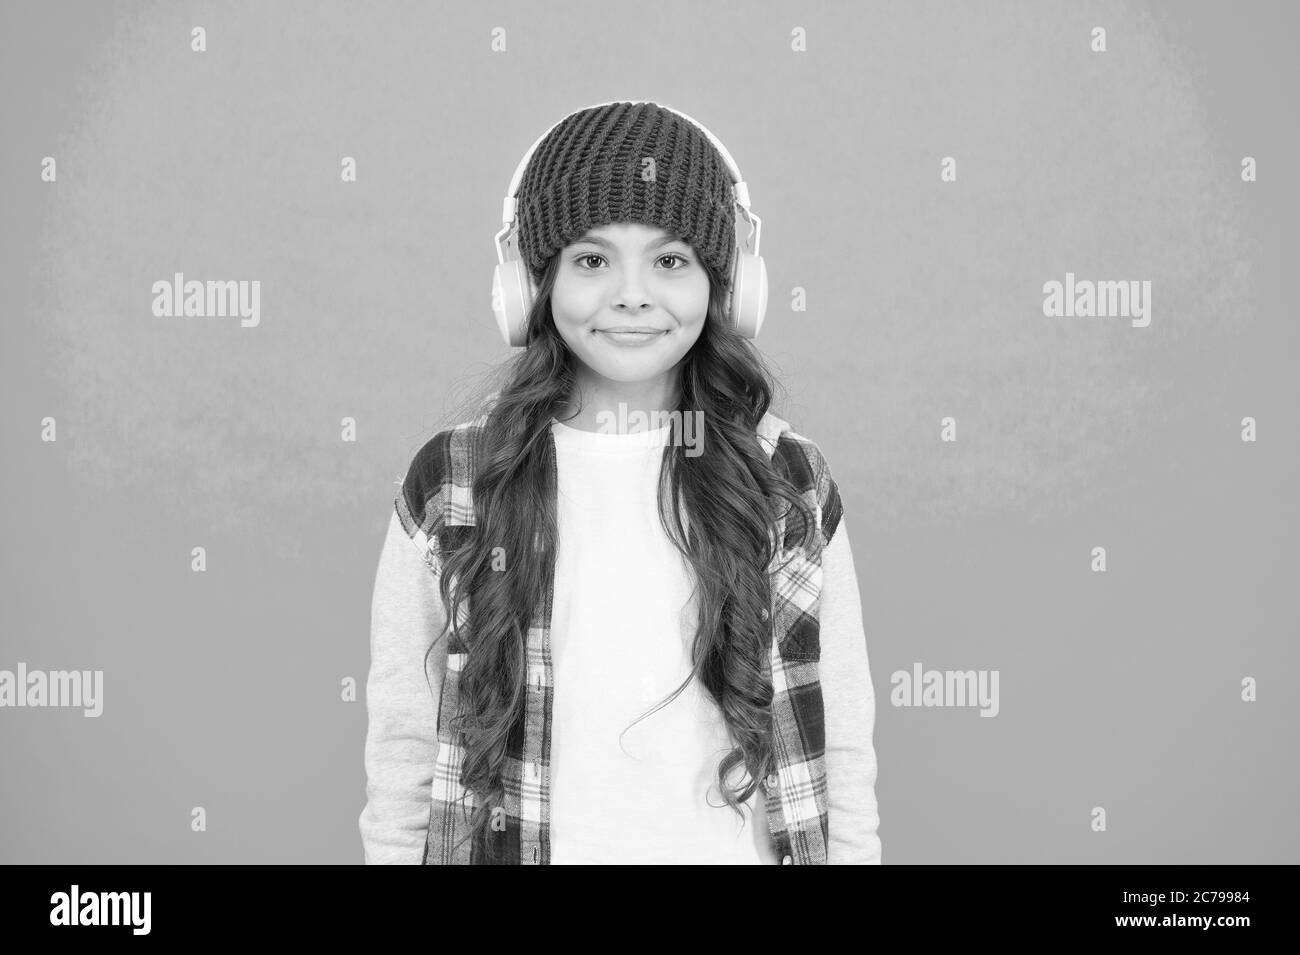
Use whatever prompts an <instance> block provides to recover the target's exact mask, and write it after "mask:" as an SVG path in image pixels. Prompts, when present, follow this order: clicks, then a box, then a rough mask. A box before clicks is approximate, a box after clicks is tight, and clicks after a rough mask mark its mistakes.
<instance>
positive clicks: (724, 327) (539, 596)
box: [426, 254, 813, 862]
mask: <svg viewBox="0 0 1300 955" xmlns="http://www.w3.org/2000/svg"><path fill="white" fill-rule="evenodd" d="M561 258H562V256H561V254H556V255H554V256H552V257H551V258H550V260H548V262H547V264H546V267H545V269H544V271H543V273H542V276H541V278H540V281H539V283H538V294H537V296H536V300H535V301H534V303H533V305H532V307H531V309H530V311H529V315H528V322H527V337H526V341H527V346H526V348H525V349H524V350H523V351H522V352H521V354H519V355H518V356H517V357H516V358H514V359H512V360H511V361H510V362H508V363H506V365H505V366H504V367H503V368H502V369H500V371H501V372H503V373H504V374H502V375H501V377H502V378H504V383H503V384H501V385H500V386H499V387H498V388H497V389H495V400H494V402H493V403H492V404H491V406H490V408H489V410H487V411H485V412H484V413H486V414H487V415H488V417H487V420H486V427H483V428H481V429H478V431H477V435H476V438H475V443H474V445H473V447H472V448H471V454H472V455H473V460H474V476H473V499H474V511H475V528H474V531H473V533H472V535H471V536H470V537H469V538H467V539H466V541H465V543H464V544H462V545H461V546H460V547H458V548H457V549H456V550H455V552H454V553H452V554H449V555H447V556H446V557H445V558H444V561H443V565H442V574H441V576H440V578H439V590H440V594H441V598H442V601H443V605H444V607H445V608H446V610H447V613H446V615H445V617H446V622H445V624H444V627H443V630H442V634H440V635H439V636H440V637H441V636H443V635H445V634H446V633H447V630H448V627H450V628H452V630H453V631H454V632H455V633H456V635H457V637H458V639H459V640H460V641H462V642H463V645H464V646H465V647H466V651H467V652H466V658H465V662H464V664H463V665H462V669H461V671H460V674H459V682H458V687H459V707H458V712H457V714H456V716H455V717H454V719H453V720H452V723H451V725H450V730H451V732H452V733H453V734H457V733H458V734H460V738H461V744H462V747H463V759H462V766H461V783H462V785H463V786H464V787H465V790H466V793H467V794H469V793H472V794H473V795H474V800H473V802H474V809H473V815H472V817H471V824H470V827H469V832H468V833H467V835H466V837H465V838H469V839H473V850H472V851H473V853H474V857H475V858H476V860H483V861H487V862H491V861H494V860H493V848H492V847H493V840H492V839H491V838H490V837H489V831H488V830H489V822H490V816H491V811H492V807H494V806H497V805H500V804H501V803H502V802H503V799H504V789H505V787H504V773H505V769H506V755H507V752H508V748H507V741H508V740H509V739H510V738H511V736H512V734H517V733H520V732H522V720H523V717H524V709H525V700H526V681H527V658H526V642H525V641H526V637H527V634H528V630H529V627H530V626H531V625H532V623H533V621H534V617H535V615H536V613H537V611H538V608H541V607H542V603H543V602H544V601H545V600H546V599H547V594H548V591H549V585H550V584H551V582H552V580H553V577H554V573H555V555H556V543H557V536H558V533H557V525H556V515H555V504H554V500H555V484H554V477H553V475H554V473H555V472H554V466H555V462H554V459H553V446H552V445H550V443H549V442H548V440H547V438H548V435H547V432H548V430H549V429H550V419H551V417H552V416H553V415H554V416H556V417H559V416H560V415H561V414H562V412H563V411H564V410H565V409H569V408H572V407H574V403H575V402H576V401H577V400H578V397H579V396H578V394H577V388H576V378H575V364H574V363H575V361H576V360H577V359H575V357H574V356H573V354H572V352H571V351H570V350H569V348H568V346H567V345H566V344H565V342H564V340H563V339H562V338H561V337H560V334H559V332H558V331H557V330H556V328H555V323H554V320H553V317H552V313H551V291H552V289H553V288H554V286H555V276H556V273H557V271H558V268H559V262H560V260H561ZM701 264H702V265H704V268H705V270H706V272H707V274H708V277H709V304H708V312H707V316H706V319H705V322H704V325H703V327H702V329H701V332H700V336H699V338H698V339H697V340H696V342H695V343H694V345H692V347H691V349H690V351H689V352H687V354H686V355H685V356H684V357H683V358H682V361H681V363H680V364H679V366H678V379H677V386H678V387H677V393H678V396H679V401H678V408H677V410H679V411H681V412H682V416H684V415H685V414H687V413H688V409H689V410H690V413H693V412H694V411H695V410H697V409H698V410H699V411H702V412H703V413H702V415H699V416H698V420H700V421H701V423H702V430H703V435H702V440H703V444H704V449H703V453H698V454H695V455H687V454H686V453H685V452H686V450H687V449H686V446H685V442H684V441H682V440H681V435H680V434H679V433H677V429H678V428H679V427H680V425H679V421H680V418H681V417H682V416H677V415H674V416H672V418H671V419H670V420H671V422H672V424H671V426H672V428H673V429H674V431H673V433H671V434H670V435H669V440H668V443H667V446H666V447H665V448H664V454H663V460H662V464H661V467H660V477H659V489H660V495H659V515H660V523H661V524H662V526H663V528H664V531H665V533H667V535H668V537H669V539H670V540H672V542H673V544H674V545H675V546H676V547H677V549H678V550H679V551H680V552H681V553H682V554H683V555H684V556H685V558H686V559H687V561H688V562H689V565H690V569H691V570H692V571H693V574H694V581H695V591H694V593H695V596H696V598H697V606H698V608H699V616H698V626H697V630H696V633H695V637H694V641H693V643H692V645H691V658H692V662H693V668H692V672H691V673H690V674H688V675H687V677H686V679H685V680H684V681H683V682H682V684H681V685H680V686H678V687H677V689H676V690H674V691H673V693H672V694H671V695H670V696H668V697H667V698H666V699H664V700H663V701H661V702H660V703H658V704H656V706H654V707H653V708H651V709H650V710H649V711H647V713H646V714H644V715H643V716H642V717H639V718H638V720H637V722H639V721H640V719H644V718H645V716H648V715H650V714H652V713H653V712H655V711H656V710H657V709H659V708H660V707H662V706H666V705H667V704H668V703H670V702H672V700H674V699H675V698H676V697H677V696H678V695H679V694H680V693H682V692H683V691H684V690H685V689H686V688H687V687H688V685H689V684H690V681H691V680H692V679H696V680H698V681H699V683H700V684H701V685H702V686H703V688H704V689H705V690H707V692H708V693H709V695H710V696H711V697H712V699H713V700H714V701H715V702H716V703H717V705H718V707H719V709H720V711H721V714H722V716H723V719H724V721H725V723H726V725H727V728H728V730H729V732H730V736H731V740H732V743H733V748H732V749H731V751H730V752H729V753H727V755H726V756H724V757H723V758H722V760H721V761H720V763H719V764H718V771H717V783H718V789H719V792H720V793H721V794H722V796H723V798H724V799H725V801H726V804H727V805H729V806H731V808H732V809H733V810H734V811H735V812H736V813H737V814H738V815H740V816H741V818H742V819H743V818H744V813H743V812H742V810H741V805H742V804H743V803H745V802H747V801H748V800H749V798H750V796H751V795H752V794H753V793H754V791H755V789H756V788H757V786H758V780H761V779H763V778H764V777H765V776H766V775H767V774H768V773H769V772H771V771H772V769H773V768H774V763H775V760H774V756H773V752H772V735H771V734H772V713H771V703H772V696H773V689H772V681H771V675H770V668H769V667H768V665H767V660H768V654H769V653H770V648H771V640H772V620H771V618H770V614H769V613H766V612H765V611H767V609H768V608H769V607H770V606H771V596H770V586H769V580H768V576H767V574H768V568H769V567H770V566H771V564H772V561H773V559H774V557H776V556H777V553H776V548H775V547H774V546H773V543H774V537H775V534H774V531H775V527H776V521H777V520H778V518H779V517H780V516H786V515H788V513H789V511H788V510H785V511H780V510H779V504H778V502H779V501H780V500H785V501H787V502H789V504H791V505H792V506H793V507H795V508H797V509H798V510H799V512H800V514H801V515H802V516H803V519H802V520H801V521H799V522H797V523H798V524H800V525H801V526H802V528H803V529H804V532H805V534H806V535H811V533H812V528H813V517H812V514H811V511H810V508H809V507H808V506H807V504H806V503H805V502H804V501H803V499H802V498H801V497H800V496H799V494H798V493H797V492H796V491H795V489H794V487H793V485H792V484H791V483H790V481H789V480H788V479H787V478H786V477H785V476H784V475H783V474H782V473H781V472H780V471H779V470H778V468H777V467H776V466H775V465H774V463H773V460H772V459H771V457H770V456H769V455H768V453H767V452H766V451H765V450H764V449H763V447H762V446H761V445H760V443H759V441H758V437H757V434H756V429H757V426H758V423H759V421H760V419H761V418H762V417H763V415H764V413H765V412H766V411H767V409H768V406H769V405H770V403H771V395H772V390H773V381H774V379H773V376H772V375H771V374H770V373H769V372H768V371H767V369H766V368H765V366H764V364H763V361H762V358H761V356H760V354H759V352H758V351H757V350H756V349H755V348H754V346H753V345H752V344H750V343H749V342H748V341H747V340H746V339H745V338H744V337H743V336H741V335H740V334H739V333H738V332H737V331H736V330H735V329H734V328H732V327H730V326H728V324H727V323H726V322H725V320H724V318H723V314H724V313H723V304H724V301H725V294H726V291H725V287H724V285H723V284H722V282H721V280H720V277H719V275H718V274H717V272H716V271H715V270H714V269H712V268H711V267H709V266H708V265H707V264H704V263H701ZM697 440H699V438H698V437H697ZM548 452H549V453H548ZM666 501H670V502H671V506H669V505H667V504H666V503H665V502H666ZM683 512H684V516H685V521H683ZM777 546H780V542H777ZM498 548H500V550H498ZM502 554H504V555H506V559H507V563H506V571H507V572H504V573H503V572H501V571H500V570H499V569H495V568H496V567H497V566H499V564H498V562H497V560H496V559H494V555H495V558H499V557H500V555H502ZM519 555H532V557H531V559H520V556H519ZM467 598H468V603H469V607H468V613H467V614H466V619H465V621H464V626H463V627H461V626H458V625H457V621H459V620H460V616H461V609H460V608H461V605H462V602H463V601H464V600H466V599H467ZM543 609H544V610H545V611H546V612H547V613H549V611H550V608H549V607H545V608H543ZM435 642H436V641H435ZM431 651H432V648H430V652H431ZM426 662H427V655H426ZM632 725H635V722H634V723H633V724H632ZM629 728H630V727H629ZM738 766H743V767H744V768H745V770H746V772H747V774H748V777H749V778H748V779H747V780H745V781H743V782H742V783H740V784H737V785H736V786H735V787H734V788H733V787H732V786H729V785H728V783H727V777H728V775H729V774H730V773H731V772H732V770H733V769H735V768H736V767H738Z"/></svg>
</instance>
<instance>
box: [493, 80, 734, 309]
mask: <svg viewBox="0 0 1300 955" xmlns="http://www.w3.org/2000/svg"><path fill="white" fill-rule="evenodd" d="M647 159H653V160H654V163H653V164H651V163H648V162H646V160H647ZM734 203H735V200H734V198H733V193H732V182H731V174H730V173H729V172H728V170H727V165H726V163H725V162H724V161H723V159H722V156H721V155H720V154H719V153H718V151H717V149H716V148H714V146H713V143H711V142H710V141H709V138H708V137H707V136H706V135H705V134H704V133H703V132H702V131H701V130H700V129H699V128H698V127H697V126H696V125H695V124H694V123H692V122H691V121H690V120H688V119H684V118H682V117H681V116H679V115H678V114H677V113H674V112H672V111H671V110H668V109H665V108H664V107H662V106H659V105H658V104H656V103H648V102H642V103H626V102H625V103H609V104H606V105H604V106H593V107H590V108H588V109H584V110H579V111H578V112H576V113H574V114H572V115H571V116H568V117H566V118H565V119H564V120H563V121H562V122H561V123H560V124H559V125H558V126H556V127H555V128H554V129H553V130H551V131H550V132H549V133H548V134H547V135H546V136H545V137H544V138H543V139H542V141H541V142H540V143H538V145H537V149H536V151H535V152H534V153H533V155H532V157H531V158H530V159H529V161H528V165H527V167H526V168H525V170H524V174H523V177H522V178H521V180H520V183H519V190H518V193H517V195H516V211H515V217H516V221H517V223H518V229H519V236H518V245H519V252H520V257H521V258H522V259H523V261H524V263H525V264H526V265H527V267H528V270H529V271H530V272H531V273H532V276H533V280H534V282H540V280H541V274H542V271H543V269H544V268H545V265H546V261H547V260H548V259H549V258H550V257H551V256H552V255H554V254H555V253H556V252H559V251H560V250H561V249H563V248H564V247H565V246H566V245H568V244H570V243H571V242H573V241H575V240H576V239H578V238H580V237H581V236H582V235H583V234H585V233H586V232H587V230H588V229H591V228H594V227H596V226H601V225H605V224H607V223H611V222H640V223H644V224H646V225H656V226H661V227H663V228H664V229H666V230H667V231H668V232H671V233H673V234H674V235H676V236H678V237H679V238H681V239H682V240H683V241H685V242H688V243H690V245H691V247H692V248H694V249H695V251H696V253H697V254H698V255H699V256H700V257H701V258H703V259H704V260H705V261H706V262H708V263H709V264H710V265H712V266H713V267H714V268H716V269H717V270H718V273H719V274H720V275H721V276H722V282H723V285H724V286H726V287H728V288H729V287H730V284H731V263H732V258H733V249H732V246H733V244H734V242H735V228H736V225H735V224H736V208H735V204H734Z"/></svg>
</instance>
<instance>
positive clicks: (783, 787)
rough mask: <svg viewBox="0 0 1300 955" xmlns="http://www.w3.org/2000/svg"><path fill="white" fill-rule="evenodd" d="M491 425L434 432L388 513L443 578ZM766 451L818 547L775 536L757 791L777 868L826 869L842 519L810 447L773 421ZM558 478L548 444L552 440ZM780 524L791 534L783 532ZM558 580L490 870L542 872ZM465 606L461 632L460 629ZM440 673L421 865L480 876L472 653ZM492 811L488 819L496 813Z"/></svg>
mask: <svg viewBox="0 0 1300 955" xmlns="http://www.w3.org/2000/svg"><path fill="white" fill-rule="evenodd" d="M486 421H487V413H486V412H485V413H484V414H483V416H482V417H480V418H478V419H476V420H475V421H472V422H467V423H464V424H460V425H457V426H455V427H454V428H450V429H448V430H445V431H440V432H439V433H438V434H436V435H434V436H433V437H432V438H430V439H429V441H428V442H426V443H425V445H424V446H423V447H422V448H421V449H420V450H419V452H418V453H417V454H416V455H415V457H414V459H413V460H412V462H411V466H410V468H409V471H408V473H407V476H406V479H405V481H404V482H403V485H402V488H401V490H400V491H399V493H398V494H397V497H396V499H395V501H394V507H395V508H396V510H397V515H398V518H399V520H400V521H401V525H402V528H403V529H404V530H405V532H406V533H407V535H408V536H409V537H410V538H411V540H412V541H413V542H414V543H415V545H416V546H417V547H418V548H419V550H420V552H421V554H422V556H423V558H424V561H425V563H426V564H427V565H428V567H429V569H430V570H431V571H432V572H433V573H434V574H435V575H437V574H440V573H441V568H442V562H443V560H444V559H445V558H446V557H447V556H448V555H449V554H451V553H453V552H454V550H455V549H456V548H457V547H458V546H459V545H461V544H462V543H463V542H464V541H465V539H466V537H467V534H468V533H472V532H471V531H469V530H468V529H469V528H471V527H472V526H473V525H474V523H475V515H474V502H473V498H472V485H473V460H472V453H471V447H472V439H473V437H474V434H475V432H476V430H477V429H480V428H482V427H483V426H484V424H485V422H486ZM757 433H758V437H759V440H760V442H761V443H762V446H763V448H764V450H766V452H767V453H768V455H769V456H770V458H771V460H772V462H773V464H774V466H775V467H776V468H777V470H778V472H779V473H781V474H782V475H784V476H785V478H786V479H787V480H789V481H790V482H791V483H792V484H793V486H794V488H795V489H796V491H797V492H798V493H799V494H800V495H801V496H802V498H803V500H804V501H805V502H806V503H807V505H808V507H809V510H810V511H811V512H813V513H815V514H816V524H817V531H816V536H815V544H814V546H813V547H812V548H811V549H809V548H805V546H804V545H803V544H802V543H800V541H801V540H802V537H803V528H802V519H801V518H800V516H799V514H798V512H797V511H791V512H790V513H789V514H788V515H787V516H786V517H782V518H781V519H780V520H779V521H778V524H777V528H776V536H775V539H776V540H778V541H781V542H782V543H781V547H780V548H779V552H778V554H777V556H776V558H775V559H774V560H773V563H772V565H771V566H769V568H768V574H769V581H770V585H771V586H770V592H771V594H772V606H771V607H770V608H769V609H768V610H765V611H764V614H763V616H764V619H771V620H772V621H773V639H772V642H771V649H770V654H769V661H770V675H771V679H772V685H773V690H774V696H773V700H772V749H773V753H774V755H775V761H776V768H775V771H774V772H772V773H770V774H769V775H768V776H767V777H766V778H765V779H763V780H761V781H760V783H759V785H760V787H761V790H762V794H763V797H764V800H765V806H766V819H767V825H768V829H769V831H770V833H771V837H772V841H773V845H774V847H775V850H776V853H777V857H778V858H779V859H781V861H782V863H784V864H787V865H809V864H825V863H826V861H827V843H828V839H829V817H828V811H827V799H826V766H825V718H824V717H825V714H824V709H823V699H822V690H821V682H820V679H819V676H818V665H819V659H820V644H819V628H818V606H819V604H818V601H819V596H820V592H821V583H822V568H821V556H822V551H823V549H824V548H825V546H826V545H827V544H829V543H830V540H831V538H832V537H833V536H834V534H835V530H836V528H837V527H838V526H839V522H840V517H841V514H842V507H841V504H840V496H839V491H838V489H837V488H836V485H835V481H834V480H833V479H832V477H831V474H830V469H829V467H828V466H827V464H826V461H825V459H824V458H823V457H822V454H821V452H820V450H819V449H818V447H817V446H816V444H814V443H813V442H812V441H811V440H809V439H807V438H805V437H803V436H801V435H799V434H797V433H795V432H794V431H793V430H792V429H791V428H790V426H789V425H788V424H787V423H786V422H785V421H783V420H782V419H780V418H778V417H776V416H775V415H772V414H770V413H768V414H765V415H764V416H763V419H762V421H760V423H759V426H758V429H757ZM547 440H548V441H550V442H551V445H550V447H549V448H548V460H550V461H551V462H552V467H554V461H555V447H554V437H553V436H552V435H550V433H549V432H548V437H547ZM787 520H791V521H793V522H794V524H795V525H796V526H791V527H788V528H787V526H786V525H787ZM553 588H554V580H552V582H551V589H550V590H549V591H548V593H547V595H546V600H545V601H544V605H543V606H542V607H540V608H539V609H538V610H537V612H536V613H535V615H534V618H533V621H532V626H531V627H530V628H529V630H528V633H527V659H528V687H527V693H526V702H525V708H524V714H523V727H522V730H523V731H522V733H512V734H511V737H510V741H509V751H508V752H507V757H506V761H505V768H504V776H505V778H504V800H503V805H502V806H501V807H499V809H500V814H499V815H498V816H497V818H495V819H494V825H493V827H492V828H493V830H494V832H493V838H495V839H497V840H498V842H497V843H496V845H495V847H494V849H493V859H492V861H493V862H494V863H497V864H501V863H504V864H516V865H548V864H549V863H550V853H551V840H550V775H549V771H550V752H551V728H552V711H551V703H552V696H553V693H554V683H553V680H552V674H553V670H552V665H551V648H550V627H551V607H552V599H553V596H554V589H553ZM466 603H467V602H466V601H462V604H461V607H460V610H461V616H459V617H458V625H460V624H463V623H464V621H465V619H466V617H467V607H466ZM447 641H448V642H447V666H446V670H445V676H444V678H443V684H442V693H441V699H440V703H439V711H438V747H437V759H436V764H435V766H434V774H433V786H432V788H433V791H432V801H431V805H430V812H429V827H428V834H427V837H426V841H425V848H424V856H423V860H422V861H423V863H424V864H426V865H447V864H480V863H484V862H486V860H485V859H482V858H480V851H479V850H478V849H476V848H474V847H472V844H471V843H472V841H471V840H469V839H466V838H465V836H466V835H467V833H468V831H469V829H468V826H469V818H470V810H471V809H472V808H473V805H474V802H473V800H474V798H475V795H474V794H473V793H469V792H468V791H467V790H466V789H465V787H464V786H462V785H461V782H460V770H461V760H462V756H463V753H464V750H463V745H462V742H461V740H460V739H459V738H457V736H456V735H453V734H452V733H451V732H449V730H448V726H449V725H450V721H451V718H452V716H453V715H455V713H456V709H457V705H458V693H457V680H458V677H459V672H460V669H461V667H462V666H463V665H464V661H465V658H466V653H467V651H468V648H467V647H466V646H465V644H464V643H463V642H462V641H461V640H458V639H457V638H456V636H455V634H454V632H453V631H450V630H449V631H448V637H447ZM494 808H496V807H494Z"/></svg>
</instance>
